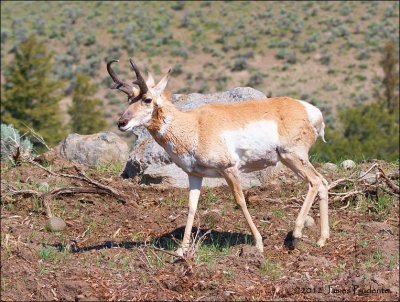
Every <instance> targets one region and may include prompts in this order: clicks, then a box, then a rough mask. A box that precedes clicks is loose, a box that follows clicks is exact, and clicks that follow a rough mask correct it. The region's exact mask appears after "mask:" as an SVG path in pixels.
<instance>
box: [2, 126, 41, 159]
mask: <svg viewBox="0 0 400 302" xmlns="http://www.w3.org/2000/svg"><path fill="white" fill-rule="evenodd" d="M23 136H24V135H22V136H21V135H20V134H19V131H18V130H17V129H15V128H14V127H13V126H12V125H6V124H1V161H5V162H7V163H11V164H12V165H15V164H16V162H17V161H19V160H21V159H27V158H31V157H32V156H33V152H32V148H33V145H32V143H31V142H30V141H29V139H28V138H26V137H23Z"/></svg>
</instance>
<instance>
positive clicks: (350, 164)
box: [340, 159, 356, 170]
mask: <svg viewBox="0 0 400 302" xmlns="http://www.w3.org/2000/svg"><path fill="white" fill-rule="evenodd" d="M340 167H342V168H343V169H345V170H352V169H354V168H355V167H356V163H355V162H354V161H352V160H351V159H347V160H344V161H342V162H341V164H340Z"/></svg>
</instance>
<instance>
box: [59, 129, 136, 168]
mask: <svg viewBox="0 0 400 302" xmlns="http://www.w3.org/2000/svg"><path fill="white" fill-rule="evenodd" d="M60 153H61V155H62V156H63V157H64V158H66V159H68V160H72V161H75V162H78V163H80V164H84V165H87V166H92V167H93V166H97V165H104V164H109V163H126V161H127V160H128V158H129V147H128V145H127V143H125V142H124V141H123V140H122V139H121V138H120V137H119V136H118V135H116V134H115V133H113V132H101V133H96V134H90V135H80V134H69V135H68V136H67V137H66V138H65V139H64V140H63V141H62V142H61V143H60Z"/></svg>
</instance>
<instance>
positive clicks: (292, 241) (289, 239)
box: [283, 231, 297, 251]
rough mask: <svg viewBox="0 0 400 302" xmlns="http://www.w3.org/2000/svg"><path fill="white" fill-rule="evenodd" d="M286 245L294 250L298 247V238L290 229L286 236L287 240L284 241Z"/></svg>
mask: <svg viewBox="0 0 400 302" xmlns="http://www.w3.org/2000/svg"><path fill="white" fill-rule="evenodd" d="M283 244H284V246H285V247H286V248H287V249H288V250H290V251H292V250H294V248H295V247H296V244H297V239H296V238H294V237H293V231H290V232H289V233H288V234H287V235H286V238H285V241H284V242H283Z"/></svg>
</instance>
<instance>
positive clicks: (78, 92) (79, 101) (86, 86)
mask: <svg viewBox="0 0 400 302" xmlns="http://www.w3.org/2000/svg"><path fill="white" fill-rule="evenodd" d="M95 92H96V86H95V85H94V84H92V83H91V82H90V78H89V77H88V76H86V75H83V74H77V75H76V86H75V89H74V92H73V97H72V105H71V106H70V107H69V108H68V113H69V114H70V116H71V120H70V123H69V125H70V129H71V131H72V132H76V133H79V134H91V133H95V132H98V131H100V130H103V129H104V127H105V125H106V124H105V117H104V113H103V111H102V109H101V106H102V102H101V100H99V99H95V98H92V96H93V95H94V94H95Z"/></svg>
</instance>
